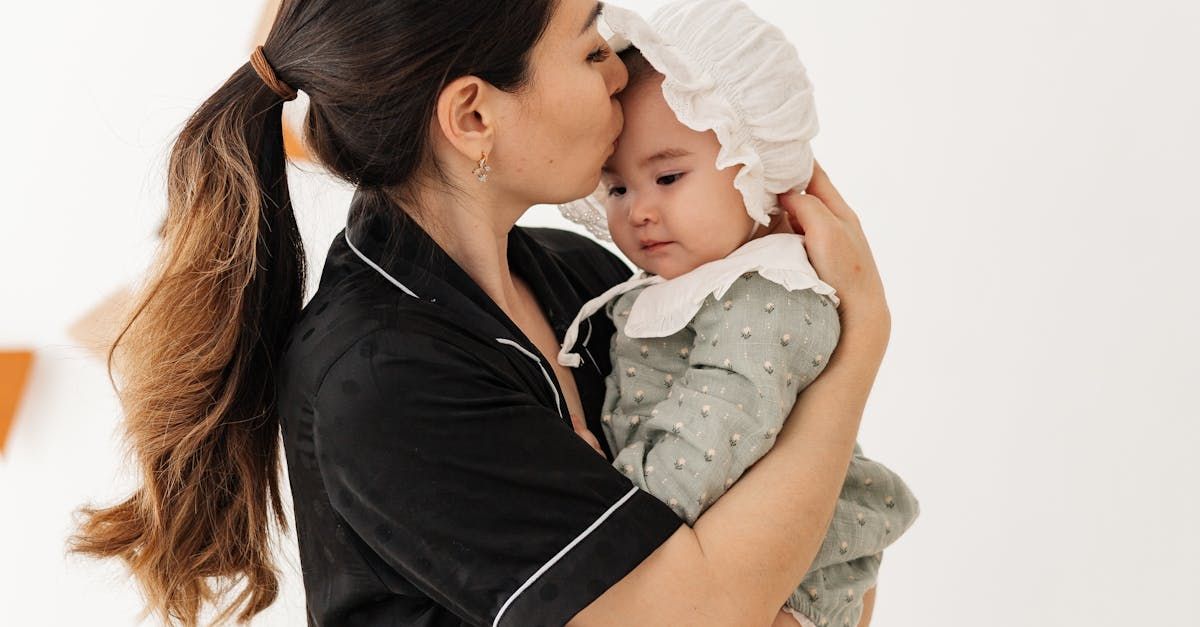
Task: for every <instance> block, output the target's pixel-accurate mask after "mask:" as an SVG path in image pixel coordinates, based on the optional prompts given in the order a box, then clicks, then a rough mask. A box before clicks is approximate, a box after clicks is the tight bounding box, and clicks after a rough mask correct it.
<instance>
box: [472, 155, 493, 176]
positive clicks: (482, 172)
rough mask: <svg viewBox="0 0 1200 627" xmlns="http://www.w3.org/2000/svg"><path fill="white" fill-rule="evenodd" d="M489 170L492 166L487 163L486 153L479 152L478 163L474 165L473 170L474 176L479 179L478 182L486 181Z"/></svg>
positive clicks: (490, 170)
mask: <svg viewBox="0 0 1200 627" xmlns="http://www.w3.org/2000/svg"><path fill="white" fill-rule="evenodd" d="M491 172H492V166H490V165H488V162H487V153H486V152H484V153H480V157H479V165H478V166H476V168H475V170H474V171H473V173H474V174H475V178H477V179H479V182H480V183H486V182H487V180H488V174H491Z"/></svg>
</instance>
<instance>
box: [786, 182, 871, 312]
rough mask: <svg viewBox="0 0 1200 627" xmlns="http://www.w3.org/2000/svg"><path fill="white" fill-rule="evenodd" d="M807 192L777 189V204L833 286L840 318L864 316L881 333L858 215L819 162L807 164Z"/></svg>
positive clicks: (867, 248) (866, 245) (868, 256)
mask: <svg viewBox="0 0 1200 627" xmlns="http://www.w3.org/2000/svg"><path fill="white" fill-rule="evenodd" d="M807 192H808V193H804V194H801V193H799V192H796V191H792V192H788V193H786V194H781V195H780V196H779V204H780V206H782V207H783V208H784V210H786V212H787V214H788V219H789V220H790V221H791V224H792V228H793V230H795V231H796V232H797V233H802V234H803V235H804V247H805V251H806V253H807V255H808V258H809V261H810V262H811V263H812V266H813V268H814V269H816V271H817V275H818V276H820V277H821V280H823V281H824V282H826V283H828V284H829V285H831V286H833V288H834V289H835V290H836V291H837V295H838V298H839V299H840V300H841V307H840V313H841V314H842V317H843V320H846V319H848V317H854V318H858V319H867V320H871V321H874V322H873V323H877V326H879V327H880V332H881V333H882V332H884V331H887V330H890V313H889V312H888V308H887V297H886V295H885V294H884V290H883V282H882V280H881V279H880V277H879V270H878V268H877V267H876V265H875V259H874V255H873V254H872V253H871V247H870V244H869V243H868V241H867V237H866V235H865V234H864V232H863V228H862V224H861V222H860V221H859V219H858V216H857V215H856V214H855V213H854V211H853V210H852V209H851V208H850V206H849V205H847V204H846V201H845V199H843V198H842V195H841V194H840V193H839V192H838V191H837V189H836V188H834V186H833V183H831V182H830V180H829V176H828V175H827V174H826V173H825V170H824V169H823V168H821V167H820V165H819V164H814V166H813V178H812V182H811V183H810V184H809V186H808V188H807ZM885 327H886V328H885Z"/></svg>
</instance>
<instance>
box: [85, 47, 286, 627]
mask: <svg viewBox="0 0 1200 627" xmlns="http://www.w3.org/2000/svg"><path fill="white" fill-rule="evenodd" d="M282 110H283V100H282V99H281V97H280V96H279V95H278V94H276V93H275V92H274V91H272V89H271V88H269V87H268V86H267V85H266V84H265V83H264V82H263V80H262V79H260V78H259V76H258V75H257V74H256V73H255V70H254V69H253V68H252V67H251V64H250V63H247V64H245V65H243V66H242V67H241V68H240V69H238V70H237V71H236V72H235V73H234V74H233V76H232V77H230V79H229V80H228V81H227V82H226V83H225V84H224V85H223V86H221V88H220V89H219V90H217V92H216V93H215V94H213V95H212V97H210V98H209V99H208V100H207V101H206V102H204V104H203V105H201V106H200V108H199V109H198V110H197V111H196V112H195V114H193V115H192V116H191V118H190V119H189V120H188V121H187V123H186V125H185V126H184V128H183V130H182V131H181V132H180V134H179V137H178V139H177V140H176V142H175V144H174V146H173V148H172V151H171V156H170V165H169V178H168V181H167V219H166V224H165V226H164V230H163V240H162V244H161V246H160V248H159V250H158V253H157V256H156V258H155V261H154V265H153V267H152V270H151V272H150V273H149V277H150V278H149V280H148V281H147V282H146V284H145V286H144V287H143V288H142V289H141V290H140V292H139V295H138V301H137V306H136V307H135V308H134V310H133V313H132V315H131V316H130V317H129V318H128V319H127V321H126V323H125V326H124V328H123V330H122V331H121V333H120V335H119V336H118V337H117V339H116V341H115V342H114V344H113V345H112V346H111V347H110V349H109V353H108V370H109V375H110V378H111V377H112V375H113V373H114V371H115V372H116V373H117V374H118V378H119V379H120V380H121V385H119V386H118V385H117V383H116V381H115V380H114V387H116V388H117V393H118V395H119V397H120V400H121V405H122V408H123V410H124V413H125V431H124V433H123V436H124V441H125V444H126V446H127V447H128V448H129V452H130V454H131V456H132V457H133V458H134V460H135V462H136V465H137V467H138V469H139V473H140V477H141V482H140V486H139V487H138V488H137V489H136V491H135V492H134V493H133V494H132V495H131V496H129V497H128V498H127V499H125V500H124V501H122V502H120V503H118V504H117V505H114V506H111V507H103V508H95V507H90V506H89V507H83V508H81V509H80V510H79V512H78V513H79V515H80V517H81V522H80V525H79V529H78V530H77V533H76V534H75V535H74V536H72V537H71V539H70V541H69V551H70V552H73V553H79V554H84V555H88V556H92V557H101V558H106V557H116V558H119V559H121V560H123V561H124V562H125V564H126V565H127V566H128V567H129V569H130V570H131V572H132V575H133V578H134V579H135V580H136V582H137V584H138V585H139V587H140V588H141V590H142V592H143V594H144V595H145V597H146V601H147V607H146V611H145V613H144V614H143V617H144V616H145V615H146V614H150V613H154V614H155V615H157V616H158V617H159V618H160V619H161V620H162V621H163V622H165V623H167V624H175V621H180V622H182V624H183V625H186V626H187V627H192V626H194V625H197V624H198V621H199V614H200V612H201V609H202V608H203V607H204V606H206V605H214V606H215V605H220V604H221V602H222V601H223V600H224V598H225V596H226V595H227V594H228V593H230V592H232V591H233V590H234V589H235V588H238V587H239V584H241V585H240V590H238V591H237V594H236V596H235V597H234V598H233V599H232V602H231V603H230V604H229V605H228V606H227V607H226V609H225V610H223V611H222V612H220V613H219V614H218V615H217V616H216V617H215V619H214V622H216V623H222V622H225V621H227V620H229V618H230V617H231V616H232V615H233V614H234V613H235V612H237V611H238V609H239V608H240V612H239V613H238V616H237V620H238V621H239V622H243V621H248V620H249V619H250V618H251V617H253V616H254V615H255V614H257V613H258V612H261V611H262V610H263V609H265V608H266V607H268V606H269V605H271V603H272V602H273V601H274V600H275V597H276V595H277V593H278V579H279V578H278V574H277V572H276V571H275V569H274V567H273V565H272V563H273V561H272V546H271V542H270V540H271V538H272V533H271V532H272V529H273V527H274V526H275V525H278V526H279V528H280V529H282V530H286V528H287V522H286V517H285V513H284V508H283V504H282V501H281V493H280V467H279V464H280V461H279V416H278V414H277V404H276V389H275V388H276V373H277V372H278V368H277V365H278V364H277V362H278V361H279V358H280V356H281V354H282V347H283V344H284V342H285V341H286V338H287V335H288V333H289V331H290V330H291V327H292V325H293V324H294V322H295V320H296V319H297V317H298V315H299V313H300V308H301V306H302V304H303V296H304V295H303V289H304V284H305V280H304V278H305V267H304V248H303V244H302V242H301V240H300V233H299V229H298V227H297V224H296V218H295V215H294V213H293V210H292V205H291V199H290V197H289V195H288V186H287V178H286V161H285V155H284V146H283V129H282ZM118 349H119V350H118ZM117 355H119V360H118V362H117V363H118V366H119V367H118V368H116V369H114V357H115V356H117Z"/></svg>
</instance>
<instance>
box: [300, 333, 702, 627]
mask: <svg viewBox="0 0 1200 627" xmlns="http://www.w3.org/2000/svg"><path fill="white" fill-rule="evenodd" d="M472 342H473V341H472V340H465V339H459V338H457V337H439V338H435V337H430V336H429V335H427V334H420V333H415V332H403V331H397V330H381V331H376V332H372V333H370V334H368V335H367V336H366V337H364V338H362V339H360V340H359V341H358V342H357V343H355V344H354V345H353V346H351V347H350V348H349V349H348V350H347V351H346V353H345V354H344V355H343V356H342V357H341V358H339V359H338V360H337V361H336V362H335V363H334V365H333V366H332V367H331V369H330V370H329V371H328V373H327V374H326V375H325V377H324V379H323V382H322V384H321V387H320V390H319V392H318V397H317V406H316V410H317V412H316V413H317V415H316V421H315V426H314V434H313V437H314V440H315V443H316V449H317V451H316V452H317V456H318V461H319V464H320V468H321V475H322V479H323V481H324V482H325V488H326V490H327V492H328V494H329V498H330V501H331V502H332V503H333V506H334V509H335V511H336V512H337V514H338V515H339V516H340V517H342V518H343V519H344V520H345V522H346V524H347V525H348V526H349V528H350V529H351V530H352V531H353V533H354V534H356V535H357V536H358V537H359V538H360V539H361V540H362V543H363V544H364V545H365V546H366V547H368V548H369V549H370V550H371V551H373V552H375V554H376V555H377V556H378V558H379V560H378V561H379V562H382V563H383V564H386V566H387V567H388V568H390V569H392V570H394V571H395V573H396V574H398V575H400V576H401V577H403V578H405V579H407V580H408V581H410V582H411V583H412V584H413V585H415V586H416V587H417V588H419V589H420V590H421V591H423V592H424V593H425V594H428V595H429V596H430V598H432V599H433V600H435V601H436V602H437V603H438V604H440V605H442V606H444V607H445V608H447V609H448V610H450V611H451V612H453V613H455V614H456V615H458V616H459V617H461V618H462V619H463V620H464V621H466V622H468V623H470V624H475V625H504V626H516V625H520V626H522V627H524V626H536V625H562V624H565V623H566V622H567V621H568V620H569V619H570V618H571V617H572V616H574V615H575V614H576V613H578V612H579V611H580V610H581V609H583V608H584V607H586V606H587V605H588V604H589V603H591V601H593V600H594V599H595V598H596V597H598V596H600V595H601V594H602V593H603V592H604V591H605V590H607V589H608V588H609V587H611V586H612V585H613V584H614V583H616V582H617V581H618V580H620V579H621V578H622V577H624V576H625V575H626V574H627V573H628V572H629V571H631V570H633V569H634V568H635V567H636V566H637V565H638V564H640V563H641V562H642V560H644V559H645V558H646V557H647V556H648V555H649V554H650V553H652V552H653V551H654V550H655V549H656V548H657V547H658V546H659V545H661V544H662V542H664V541H665V540H666V539H667V538H668V537H669V536H670V535H671V534H672V533H674V531H675V530H676V529H678V528H679V526H680V525H682V524H683V522H682V521H681V520H679V518H678V517H677V516H675V515H674V514H673V513H672V512H671V510H670V509H669V508H667V507H666V506H665V505H663V504H662V503H661V502H659V501H658V500H657V499H655V498H654V497H653V496H651V495H650V494H648V493H646V492H645V491H643V490H640V489H638V488H636V487H634V486H632V485H631V484H630V483H629V481H628V480H627V479H626V478H625V477H623V476H622V475H621V474H620V473H618V472H617V471H616V470H614V469H613V468H612V466H611V465H610V464H609V462H607V461H606V460H605V459H604V458H602V457H600V456H598V455H596V453H595V451H594V450H593V449H591V448H590V447H589V446H588V445H587V444H586V443H584V442H583V440H581V439H580V438H579V437H577V436H576V435H575V434H574V432H573V431H572V430H571V429H570V428H569V426H567V425H566V423H565V422H564V421H562V419H561V418H560V417H559V416H558V414H557V412H555V411H554V410H552V409H550V408H547V407H545V406H544V405H542V404H540V403H539V402H538V400H537V399H536V398H535V397H534V396H533V395H532V394H531V393H530V392H529V391H528V389H526V388H525V387H524V386H523V384H522V382H521V380H520V379H518V378H517V376H516V375H514V374H512V373H511V371H510V370H508V369H506V364H507V362H506V359H507V355H505V354H504V353H503V351H504V350H506V349H504V348H503V347H500V346H499V345H497V347H490V346H485V345H483V344H482V343H479V342H474V343H472ZM381 578H383V577H381Z"/></svg>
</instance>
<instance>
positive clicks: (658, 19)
mask: <svg viewBox="0 0 1200 627" xmlns="http://www.w3.org/2000/svg"><path fill="white" fill-rule="evenodd" d="M604 20H605V22H606V23H607V24H608V26H609V28H611V29H612V31H613V34H614V36H613V38H612V39H611V40H610V43H611V44H612V45H613V47H614V48H615V49H617V50H618V51H620V50H622V49H624V48H626V47H628V45H629V44H632V45H634V46H637V48H638V50H640V51H641V53H642V55H643V56H645V57H646V60H647V61H649V63H650V65H652V66H654V69H656V70H657V71H658V72H659V73H661V74H663V75H664V76H665V79H664V80H663V86H662V89H663V95H664V96H665V98H666V101H667V104H668V105H669V106H670V107H671V109H672V110H673V111H674V112H675V115H676V116H677V117H678V118H679V121H680V122H682V123H683V124H685V125H686V126H688V127H689V128H692V129H694V130H697V131H707V130H712V131H714V132H715V133H716V135H717V140H718V141H719V142H720V143H721V151H720V153H719V154H718V155H717V163H716V166H717V169H725V168H728V167H731V166H735V165H741V166H742V169H741V171H740V172H739V173H738V175H737V177H736V178H735V179H734V183H733V184H734V187H736V188H737V189H738V191H739V192H741V194H742V198H743V199H744V200H745V204H746V212H747V213H749V214H750V217H752V218H754V220H755V221H757V222H758V223H759V224H762V225H764V226H767V225H769V224H770V217H769V216H770V215H772V214H774V213H777V212H778V210H779V204H778V199H777V195H778V194H782V193H784V192H787V191H789V190H792V189H801V190H803V189H804V188H806V187H808V183H809V181H810V180H811V178H812V172H813V153H812V147H811V146H810V145H809V142H810V141H811V140H812V138H813V137H815V136H816V134H817V131H818V124H817V112H816V102H815V100H814V99H813V87H812V83H810V82H809V80H808V73H807V71H806V70H805V68H804V64H802V63H801V62H800V57H799V55H798V54H797V52H796V49H795V47H794V46H792V44H791V43H790V42H789V41H788V40H787V38H786V37H785V36H784V34H783V32H782V31H781V30H779V28H777V27H775V26H774V25H772V24H770V23H768V22H767V21H765V20H763V19H762V18H760V17H759V16H758V15H756V14H755V13H754V12H753V11H752V10H750V7H748V6H746V4H745V3H744V2H742V1H741V0H677V1H676V2H672V3H670V4H667V5H666V6H663V7H662V8H660V9H659V10H658V11H657V12H655V13H654V15H653V17H651V18H650V21H649V22H647V21H646V20H644V19H642V17H641V16H640V15H638V14H637V13H634V12H633V11H630V10H628V9H625V8H622V7H619V6H614V5H612V4H607V3H606V4H605V7H604ZM559 210H560V211H561V212H562V214H563V215H564V216H566V217H567V219H569V220H571V221H573V222H576V223H579V224H582V225H584V226H585V227H587V228H588V230H589V231H590V232H591V233H592V234H593V235H594V236H596V237H598V238H600V239H603V240H606V241H612V237H611V235H609V233H608V220H607V218H606V213H605V210H604V205H603V204H602V202H601V196H600V190H599V189H597V190H596V192H594V193H593V194H591V195H590V196H588V197H586V198H581V199H579V200H575V201H572V202H569V203H566V204H562V205H559Z"/></svg>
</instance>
